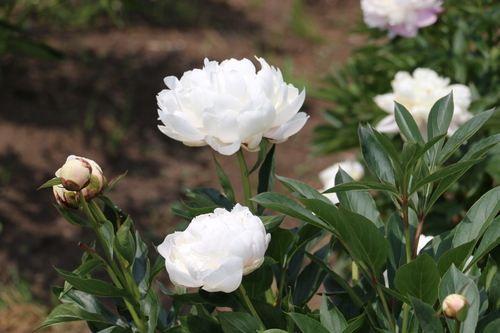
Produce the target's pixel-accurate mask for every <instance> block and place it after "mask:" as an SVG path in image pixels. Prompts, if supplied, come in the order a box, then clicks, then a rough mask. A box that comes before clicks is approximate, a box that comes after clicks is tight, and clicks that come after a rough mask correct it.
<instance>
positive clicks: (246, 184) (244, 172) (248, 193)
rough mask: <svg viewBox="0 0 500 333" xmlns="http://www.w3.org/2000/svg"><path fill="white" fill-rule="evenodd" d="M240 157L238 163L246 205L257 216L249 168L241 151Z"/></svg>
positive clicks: (239, 152) (238, 154)
mask: <svg viewBox="0 0 500 333" xmlns="http://www.w3.org/2000/svg"><path fill="white" fill-rule="evenodd" d="M236 155H237V156H238V162H239V164H240V172H241V180H242V182H243V192H244V194H245V205H246V206H247V207H248V209H250V212H251V213H252V214H255V210H254V207H253V203H252V201H251V200H250V199H251V198H252V187H251V186H250V179H249V178H248V176H249V174H248V168H247V163H246V161H245V156H243V151H242V150H241V149H240V150H238V152H237V153H236Z"/></svg>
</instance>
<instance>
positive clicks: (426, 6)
mask: <svg viewBox="0 0 500 333" xmlns="http://www.w3.org/2000/svg"><path fill="white" fill-rule="evenodd" d="M442 3H443V2H442V1H437V0H361V9H362V10H363V19H364V21H365V23H366V25H368V26H369V27H371V28H380V29H382V30H387V31H388V36H389V38H393V37H395V36H396V35H399V36H403V37H415V36H416V35H417V32H418V29H419V28H423V27H426V26H429V25H431V24H433V23H434V22H436V20H437V15H436V13H439V12H441V10H442V9H441V4H442Z"/></svg>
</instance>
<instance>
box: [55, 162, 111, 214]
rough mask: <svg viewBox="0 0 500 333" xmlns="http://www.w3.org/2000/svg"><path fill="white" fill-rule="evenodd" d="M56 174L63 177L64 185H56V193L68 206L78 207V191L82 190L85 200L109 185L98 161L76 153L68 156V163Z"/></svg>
mask: <svg viewBox="0 0 500 333" xmlns="http://www.w3.org/2000/svg"><path fill="white" fill-rule="evenodd" d="M56 176H57V177H59V178H60V179H61V184H62V186H54V195H55V196H56V200H57V202H58V203H59V204H60V205H62V206H66V207H72V208H76V207H78V201H77V198H78V191H81V192H82V194H83V196H84V197H85V200H87V201H90V200H92V199H93V198H95V197H97V196H98V195H99V194H101V193H102V191H103V189H104V188H105V187H106V186H107V185H108V181H107V180H106V177H104V174H103V173H102V169H101V167H100V166H99V165H98V164H97V163H96V162H94V161H93V160H91V159H88V158H84V157H79V156H75V155H70V156H68V158H67V160H66V163H65V164H64V165H63V166H62V168H61V169H59V170H57V172H56ZM62 190H65V191H62ZM71 192H73V193H71ZM75 203H76V207H75Z"/></svg>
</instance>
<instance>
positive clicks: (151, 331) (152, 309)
mask: <svg viewBox="0 0 500 333" xmlns="http://www.w3.org/2000/svg"><path fill="white" fill-rule="evenodd" d="M139 304H140V307H141V313H143V314H145V315H147V316H148V321H147V322H145V323H144V324H145V326H146V329H147V332H146V333H155V332H156V326H157V322H158V317H159V314H160V310H161V303H160V299H159V298H158V295H157V294H156V292H155V291H154V290H153V289H151V288H150V289H149V290H148V292H147V294H146V295H145V296H143V297H141V299H140V300H139Z"/></svg>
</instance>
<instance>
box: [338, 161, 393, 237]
mask: <svg viewBox="0 0 500 333" xmlns="http://www.w3.org/2000/svg"><path fill="white" fill-rule="evenodd" d="M350 182H354V179H352V178H351V176H349V174H347V172H345V171H344V170H342V169H339V171H338V172H337V175H336V176H335V184H342V183H350ZM338 197H339V200H340V203H341V204H342V206H344V207H345V208H346V209H348V210H350V211H352V212H354V213H357V214H360V215H363V216H364V217H366V218H367V219H369V220H370V221H372V222H373V223H374V224H375V225H376V226H377V228H383V227H384V223H383V222H382V220H381V219H380V213H379V211H378V209H377V206H376V205H375V200H373V197H372V196H371V195H370V194H368V193H366V192H356V191H352V192H347V193H339V194H338Z"/></svg>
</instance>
